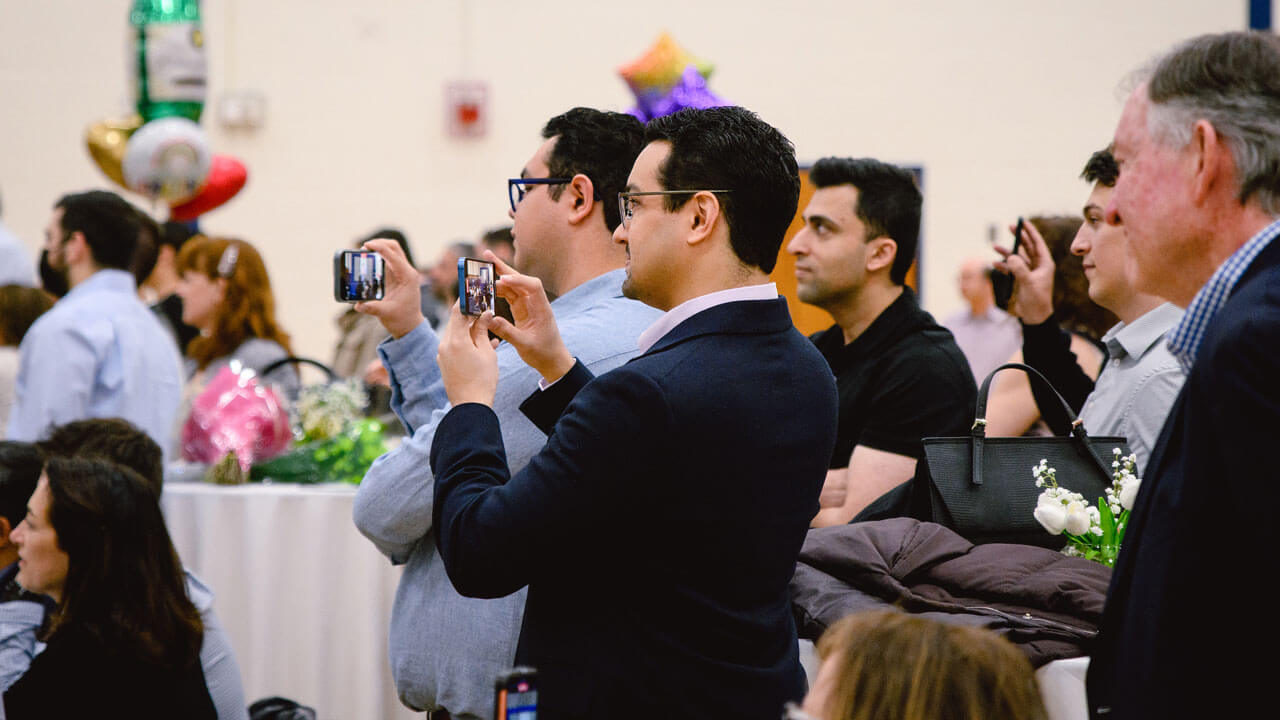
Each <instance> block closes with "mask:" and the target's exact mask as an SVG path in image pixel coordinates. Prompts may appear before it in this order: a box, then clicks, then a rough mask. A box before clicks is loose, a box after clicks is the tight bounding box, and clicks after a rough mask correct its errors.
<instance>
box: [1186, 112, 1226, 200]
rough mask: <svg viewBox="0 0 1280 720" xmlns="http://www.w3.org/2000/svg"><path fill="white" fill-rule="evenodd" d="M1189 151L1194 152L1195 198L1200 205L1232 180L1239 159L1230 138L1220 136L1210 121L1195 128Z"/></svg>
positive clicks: (1193, 187)
mask: <svg viewBox="0 0 1280 720" xmlns="http://www.w3.org/2000/svg"><path fill="white" fill-rule="evenodd" d="M1187 147H1188V148H1189V150H1190V152H1191V159H1190V162H1191V173H1192V185H1191V198H1192V200H1193V201H1194V202H1195V203H1196V204H1197V205H1199V204H1201V203H1203V202H1204V201H1205V200H1206V199H1207V198H1208V197H1209V195H1210V194H1211V193H1213V191H1214V189H1215V185H1216V184H1217V183H1220V182H1222V181H1223V180H1225V179H1229V177H1230V175H1231V170H1232V168H1233V167H1234V162H1235V158H1234V157H1232V155H1231V148H1229V147H1227V143H1226V138H1223V137H1222V136H1221V135H1219V134H1218V131H1217V130H1216V129H1215V128H1214V127H1213V124H1212V123H1210V122H1209V121H1208V120H1199V121H1197V122H1196V124H1195V125H1192V126H1191V142H1189V143H1187Z"/></svg>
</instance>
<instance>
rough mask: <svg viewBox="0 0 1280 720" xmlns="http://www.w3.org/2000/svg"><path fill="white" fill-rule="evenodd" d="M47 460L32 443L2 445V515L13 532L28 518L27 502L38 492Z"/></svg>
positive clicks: (0, 442)
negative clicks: (38, 485) (41, 472)
mask: <svg viewBox="0 0 1280 720" xmlns="http://www.w3.org/2000/svg"><path fill="white" fill-rule="evenodd" d="M42 469H44V457H43V456H41V455H40V450H39V449H37V448H36V446H35V445H32V444H31V443H24V442H14V441H12V440H4V441H0V515H3V516H4V518H5V519H6V520H8V521H9V530H10V531H11V532H12V531H13V529H14V528H15V527H17V526H18V523H20V522H22V518H24V517H26V514H27V500H30V499H31V493H33V492H35V490H36V482H37V481H39V480H40V471H41V470H42Z"/></svg>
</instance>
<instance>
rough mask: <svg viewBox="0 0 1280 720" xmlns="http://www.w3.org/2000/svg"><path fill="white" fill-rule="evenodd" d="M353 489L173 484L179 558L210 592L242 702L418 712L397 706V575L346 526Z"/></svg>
mask: <svg viewBox="0 0 1280 720" xmlns="http://www.w3.org/2000/svg"><path fill="white" fill-rule="evenodd" d="M354 497H355V488H354V487H353V486H350V485H340V486H331V485H315V486H297V485H244V486H237V487H219V486H213V485H205V484H194V483H192V484H188V483H168V484H166V485H165V488H164V495H163V499H162V502H161V504H162V506H163V507H164V512H165V517H166V520H167V523H168V526H169V533H170V534H171V535H172V536H173V543H174V545H175V546H176V547H177V549H178V554H179V555H180V556H181V557H182V561H183V563H184V564H185V565H186V567H187V568H188V569H189V570H191V571H192V572H194V573H196V574H197V575H198V576H200V578H201V579H203V580H204V581H205V583H207V584H208V585H209V587H210V588H212V589H213V592H214V594H215V599H214V609H215V610H216V611H217V613H218V616H219V617H220V618H221V620H222V624H223V625H224V626H225V627H226V630H227V634H228V635H229V636H230V638H231V643H232V646H233V647H234V648H235V651H236V657H237V659H238V660H239V662H240V672H241V675H242V676H243V678H244V691H245V700H246V702H250V703H252V702H253V701H254V700H258V699H260V698H263V697H268V696H272V695H280V696H283V697H287V698H290V699H292V700H296V701H298V702H300V703H302V704H304V705H309V706H311V707H314V708H315V709H316V711H317V713H318V714H319V717H320V719H321V720H377V719H379V718H382V719H385V720H391V719H393V718H411V717H418V718H420V717H422V715H421V714H420V713H417V714H415V713H413V712H411V711H410V710H409V709H408V708H405V707H404V706H403V705H401V704H400V701H399V700H398V699H397V698H396V693H395V686H394V684H393V683H392V681H391V669H390V665H389V662H388V660H387V628H388V627H389V624H390V615H391V603H392V599H393V597H394V596H395V589H396V582H397V581H398V580H399V577H400V571H399V569H398V568H394V567H392V566H391V564H390V563H389V562H388V561H387V560H386V558H384V557H383V556H382V555H381V554H380V553H378V551H377V550H376V549H375V548H374V547H373V545H372V544H370V543H369V541H367V540H365V538H364V537H362V536H361V535H360V533H359V532H358V531H357V530H356V529H355V526H354V525H353V524H352V522H351V503H352V499H353V498H354Z"/></svg>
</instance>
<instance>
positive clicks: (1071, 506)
mask: <svg viewBox="0 0 1280 720" xmlns="http://www.w3.org/2000/svg"><path fill="white" fill-rule="evenodd" d="M1066 510H1067V523H1066V530H1067V532H1069V533H1071V534H1072V535H1083V534H1085V533H1087V532H1089V524H1090V523H1089V512H1088V510H1086V509H1085V506H1084V503H1081V502H1077V501H1073V502H1070V503H1068V504H1067V508H1066Z"/></svg>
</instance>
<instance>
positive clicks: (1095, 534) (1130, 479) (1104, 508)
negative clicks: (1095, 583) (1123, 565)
mask: <svg viewBox="0 0 1280 720" xmlns="http://www.w3.org/2000/svg"><path fill="white" fill-rule="evenodd" d="M1112 452H1114V453H1115V460H1114V461H1112V463H1111V468H1112V473H1111V477H1112V480H1111V487H1108V488H1106V490H1105V492H1106V498H1098V505H1097V506H1096V507H1095V506H1093V505H1090V504H1089V503H1088V501H1086V500H1085V499H1084V496H1083V495H1081V494H1080V493H1076V492H1071V491H1070V490H1068V489H1067V488H1064V487H1061V486H1059V485H1058V475H1057V470H1055V469H1054V468H1051V467H1048V462H1047V461H1045V460H1041V461H1040V464H1039V465H1036V466H1035V467H1033V468H1031V473H1032V475H1033V476H1034V477H1035V479H1036V487H1042V488H1044V492H1042V493H1040V499H1039V501H1038V503H1037V504H1036V509H1035V512H1034V515H1035V518H1036V520H1038V521H1039V522H1040V524H1041V525H1043V526H1044V529H1045V530H1048V531H1049V532H1050V533H1052V534H1054V535H1064V534H1065V535H1066V536H1067V546H1066V547H1065V548H1063V550H1062V553H1063V554H1064V555H1072V556H1075V557H1083V558H1085V559H1088V560H1093V561H1094V562H1099V563H1102V564H1103V565H1106V566H1107V567H1113V566H1114V565H1115V563H1116V556H1117V555H1119V554H1120V544H1121V543H1122V542H1123V541H1124V531H1125V528H1126V527H1128V525H1129V513H1130V512H1131V511H1132V510H1133V501H1134V498H1136V497H1137V496H1138V485H1139V484H1141V482H1142V479H1141V478H1139V477H1138V475H1137V473H1136V472H1135V468H1136V466H1137V457H1135V456H1134V455H1128V456H1122V455H1121V454H1120V448H1115V449H1114V450H1113V451H1112Z"/></svg>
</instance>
